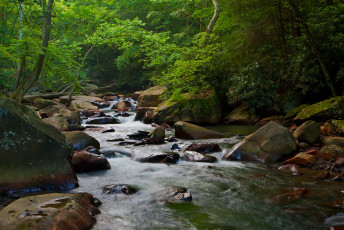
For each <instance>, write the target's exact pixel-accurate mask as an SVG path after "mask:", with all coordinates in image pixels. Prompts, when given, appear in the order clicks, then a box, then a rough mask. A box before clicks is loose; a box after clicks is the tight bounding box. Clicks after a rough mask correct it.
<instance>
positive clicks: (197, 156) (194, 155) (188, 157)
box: [182, 151, 217, 163]
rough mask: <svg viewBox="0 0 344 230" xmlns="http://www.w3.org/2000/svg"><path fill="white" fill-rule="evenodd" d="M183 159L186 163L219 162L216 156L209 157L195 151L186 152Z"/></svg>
mask: <svg viewBox="0 0 344 230" xmlns="http://www.w3.org/2000/svg"><path fill="white" fill-rule="evenodd" d="M182 159H183V160H184V161H193V162H207V163H214V162H216V161H217V158H216V157H214V156H209V155H206V154H202V153H198V152H195V151H184V152H183V154H182Z"/></svg>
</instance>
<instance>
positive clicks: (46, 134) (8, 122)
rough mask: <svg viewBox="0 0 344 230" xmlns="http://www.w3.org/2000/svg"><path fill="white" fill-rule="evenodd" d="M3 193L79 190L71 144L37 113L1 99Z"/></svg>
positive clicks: (0, 156)
mask: <svg viewBox="0 0 344 230" xmlns="http://www.w3.org/2000/svg"><path fill="white" fill-rule="evenodd" d="M0 122H1V125H0V175H1V176H0V193H2V192H5V191H13V190H25V191H30V190H31V189H35V190H44V189H70V188H73V187H75V186H77V185H78V184H77V178H76V175H75V173H74V171H73V168H72V167H71V165H70V163H71V159H72V155H73V150H72V146H71V144H70V142H69V141H67V140H66V138H65V137H64V136H63V135H62V134H61V133H60V132H59V131H58V130H57V129H56V128H55V127H53V126H51V125H49V124H47V123H45V122H44V121H43V120H42V119H41V118H39V117H38V116H37V114H36V112H35V111H34V110H31V109H30V108H28V107H27V106H24V105H21V104H19V103H17V102H16V101H15V100H12V99H9V98H1V99H0Z"/></svg>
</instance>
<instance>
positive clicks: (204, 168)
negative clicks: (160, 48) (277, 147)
mask: <svg viewBox="0 0 344 230" xmlns="http://www.w3.org/2000/svg"><path fill="white" fill-rule="evenodd" d="M105 112H107V114H109V115H114V114H115V113H114V112H113V111H107V110H105ZM134 117H135V114H134V113H130V116H129V117H119V119H120V120H121V124H115V125H113V124H112V125H100V126H102V127H104V128H114V129H115V132H113V133H101V131H99V130H96V129H94V130H92V129H89V130H86V132H87V133H88V134H89V135H91V136H93V137H95V138H96V139H97V140H98V141H99V142H100V145H101V149H100V150H101V151H109V150H111V151H114V153H115V154H114V156H111V157H108V161H109V162H110V164H111V169H110V170H105V171H97V172H90V173H81V174H78V178H79V184H80V187H78V188H76V189H74V190H72V192H89V193H91V194H93V195H94V196H95V197H97V198H99V199H100V200H101V201H102V203H103V204H102V205H101V206H100V210H101V214H99V215H98V216H97V223H96V224H95V226H94V228H93V229H97V230H106V229H109V230H112V229H245V230H246V229H255V230H257V229H283V230H285V229H293V230H295V229H324V228H326V226H332V225H338V224H343V223H344V217H343V216H342V215H341V214H340V213H339V214H338V212H337V211H336V210H333V209H331V208H329V207H327V205H326V204H327V202H329V201H333V200H336V199H339V198H340V197H341V196H342V194H341V192H340V191H341V190H342V186H341V183H340V182H339V183H336V182H333V181H332V180H325V181H322V180H318V181H316V180H314V179H313V180H309V179H307V178H306V176H291V175H288V174H284V173H282V172H280V171H278V170H277V168H278V166H279V164H278V163H276V164H268V165H263V164H257V163H249V162H231V161H222V160H221V156H222V154H223V153H222V152H217V153H214V154H211V155H213V156H216V157H217V158H218V159H219V161H218V162H217V163H212V164H211V163H195V162H185V161H179V162H178V163H177V164H175V165H173V164H170V165H168V164H153V163H140V162H138V161H135V160H134V159H135V158H137V157H140V156H144V155H150V154H152V153H162V152H170V151H171V150H170V149H171V146H172V145H173V144H175V143H173V142H166V143H165V144H161V145H144V146H132V145H130V146H119V145H118V142H107V140H108V139H116V138H128V137H127V135H128V134H132V133H135V132H137V131H138V130H143V131H151V130H153V129H154V128H153V127H152V126H151V125H146V124H143V123H142V122H139V121H134ZM84 125H85V124H84ZM208 128H209V127H208ZM211 128H212V129H216V130H219V131H221V132H226V133H227V135H228V136H231V137H229V138H224V139H216V140H197V141H189V140H181V139H178V142H176V143H177V144H178V145H179V147H180V148H181V149H185V148H186V147H187V146H188V145H189V144H191V143H218V144H219V145H220V146H221V148H222V151H223V152H225V151H228V150H229V149H230V148H231V147H232V146H233V145H234V144H235V143H237V142H238V141H240V140H241V139H242V138H243V136H240V135H235V134H241V135H248V134H249V133H251V132H254V131H255V129H256V128H255V127H248V126H219V127H211ZM166 135H167V136H172V135H173V130H171V131H167V132H166ZM126 140H127V139H126ZM130 156H131V157H130ZM110 184H129V185H131V186H133V187H135V188H137V189H138V190H139V191H138V192H137V193H135V194H132V195H123V194H120V195H118V194H115V195H114V194H111V195H109V194H104V193H103V191H102V190H103V187H104V186H106V185H110ZM171 186H181V187H185V188H187V189H188V192H190V193H191V194H192V198H193V199H192V201H191V202H181V203H168V202H162V201H161V200H159V199H158V197H159V194H161V193H162V192H163V191H164V190H165V189H166V188H168V187H171ZM289 186H298V187H303V188H307V189H308V190H309V191H310V192H309V194H307V195H306V196H305V197H304V198H302V199H299V200H296V201H294V202H291V203H289V204H285V205H278V204H274V203H272V202H270V200H269V198H271V197H272V196H274V195H276V194H277V193H278V192H279V191H281V190H282V189H284V188H286V187H289Z"/></svg>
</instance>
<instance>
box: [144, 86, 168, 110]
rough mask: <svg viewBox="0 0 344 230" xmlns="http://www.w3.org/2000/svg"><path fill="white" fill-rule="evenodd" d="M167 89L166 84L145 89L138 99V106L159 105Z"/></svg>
mask: <svg viewBox="0 0 344 230" xmlns="http://www.w3.org/2000/svg"><path fill="white" fill-rule="evenodd" d="M165 91H166V87H164V86H154V87H151V88H149V89H147V90H145V91H143V92H142V93H141V94H140V96H139V97H138V99H137V106H138V107H157V106H158V105H159V104H160V103H161V102H163V100H162V99H161V96H162V95H163V93H164V92H165Z"/></svg>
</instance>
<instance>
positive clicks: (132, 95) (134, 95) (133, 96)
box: [130, 90, 143, 101]
mask: <svg viewBox="0 0 344 230" xmlns="http://www.w3.org/2000/svg"><path fill="white" fill-rule="evenodd" d="M141 93H143V90H141V91H136V92H134V93H132V94H131V96H130V97H131V98H132V99H133V100H134V101H137V99H138V98H139V96H140V94H141Z"/></svg>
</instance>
